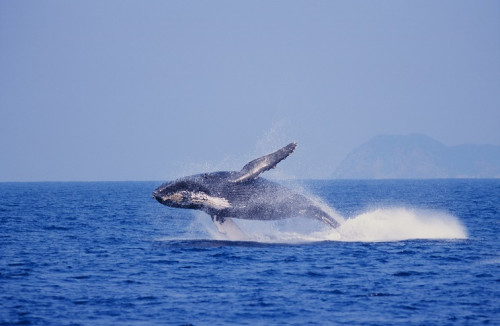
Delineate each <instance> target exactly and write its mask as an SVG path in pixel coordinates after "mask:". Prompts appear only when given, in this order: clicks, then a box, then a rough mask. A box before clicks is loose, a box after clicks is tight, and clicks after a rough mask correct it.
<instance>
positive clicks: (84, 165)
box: [0, 0, 500, 181]
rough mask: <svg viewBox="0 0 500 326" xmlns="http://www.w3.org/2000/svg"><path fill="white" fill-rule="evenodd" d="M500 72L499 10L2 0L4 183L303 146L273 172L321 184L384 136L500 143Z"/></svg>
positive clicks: (156, 176) (221, 165) (180, 170)
mask: <svg viewBox="0 0 500 326" xmlns="http://www.w3.org/2000/svg"><path fill="white" fill-rule="evenodd" d="M499 58H500V1H472V0H471V1H457V0H451V1H444V0H440V1H386V0H384V1H333V0H332V1H122V0H120V1H100V0H99V1H88V0H86V1H62V0H61V1H10V0H0V181H30V180H163V179H170V178H175V177H179V176H182V175H183V174H191V173H197V172H203V171H205V170H219V169H235V170H237V169H240V168H241V166H242V165H244V164H245V163H246V161H248V160H250V159H252V158H254V156H259V155H261V154H265V153H267V152H270V151H272V150H274V149H277V148H279V147H281V146H283V145H285V144H286V143H288V142H289V141H292V140H295V141H297V142H298V143H299V147H298V149H297V152H296V153H295V154H293V156H292V157H290V158H289V159H287V160H286V161H284V162H282V163H281V164H280V166H279V169H277V170H276V172H275V173H276V174H275V176H284V177H292V178H293V177H297V178H308V177H319V178H321V177H328V176H329V175H330V174H331V173H332V172H333V171H334V169H335V167H336V166H337V164H338V163H339V162H340V161H341V160H342V159H343V158H344V157H345V155H346V154H347V153H348V152H349V151H351V150H352V149H354V148H355V147H356V146H358V145H360V144H361V143H362V142H364V141H366V140H368V139H369V138H371V137H372V136H375V135H377V134H381V133H385V134H408V133H414V132H417V133H424V134H426V135H428V136H431V137H433V138H435V139H437V140H439V141H441V142H443V143H444V144H446V145H455V144H461V143H488V144H496V145H500V127H499V126H500V59H499ZM268 176H269V175H268ZM270 176H272V174H270Z"/></svg>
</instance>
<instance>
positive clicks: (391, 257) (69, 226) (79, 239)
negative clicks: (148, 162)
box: [0, 180, 500, 325]
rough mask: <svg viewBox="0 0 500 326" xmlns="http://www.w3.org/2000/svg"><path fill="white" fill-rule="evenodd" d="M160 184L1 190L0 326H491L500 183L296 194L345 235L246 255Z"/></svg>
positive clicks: (268, 238)
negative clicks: (327, 211)
mask: <svg viewBox="0 0 500 326" xmlns="http://www.w3.org/2000/svg"><path fill="white" fill-rule="evenodd" d="M158 184H159V183H158V182H115V183H108V182H100V183H0V324H2V325H16V324H19V325H116V324H119V325H186V324H192V325H226V324H229V325H234V324H238V325H285V324H286V325H477V324H489V325H500V251H499V249H500V241H499V235H500V232H499V231H500V225H499V222H500V180H418V181H417V180H395V181H329V180H322V181H304V182H300V188H301V191H305V192H308V193H309V194H310V195H312V196H315V197H317V198H319V199H321V200H322V202H323V203H324V205H328V206H329V207H331V208H333V209H335V210H336V212H337V214H338V218H339V219H345V221H344V222H343V224H342V226H341V227H340V228H339V229H338V230H329V229H325V228H324V226H323V225H318V224H317V223H316V222H315V221H312V220H307V219H297V218H292V219H288V220H284V221H278V222H263V221H236V222H237V223H239V225H240V227H241V228H242V229H243V230H244V231H245V232H246V233H247V234H248V235H249V236H250V238H251V241H238V240H235V241H229V240H227V239H225V238H224V236H222V235H220V234H218V233H217V232H216V231H215V227H213V225H212V224H211V220H210V218H209V217H208V216H207V215H204V214H203V213H195V212H193V211H188V210H179V209H173V208H169V207H166V206H163V205H160V204H159V203H157V202H156V201H155V200H153V199H152V198H151V191H152V190H153V189H154V188H155V187H156V186H157V185H158Z"/></svg>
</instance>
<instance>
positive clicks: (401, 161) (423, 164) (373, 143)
mask: <svg viewBox="0 0 500 326" xmlns="http://www.w3.org/2000/svg"><path fill="white" fill-rule="evenodd" d="M333 177H334V178H337V179H433V178H500V146H495V145H477V144H474V145H458V146H446V145H444V144H442V143H440V142H439V141H437V140H435V139H433V138H430V137H428V136H425V135H421V134H411V135H379V136H375V137H373V138H372V139H370V140H369V141H367V142H366V143H364V144H362V145H361V146H359V147H358V148H356V149H355V150H353V151H352V152H351V153H350V154H348V155H347V157H346V158H345V159H344V160H343V161H342V162H341V163H340V164H339V166H338V167H337V169H336V170H335V172H334V173H333Z"/></svg>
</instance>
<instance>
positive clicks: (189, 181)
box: [153, 175, 230, 209]
mask: <svg viewBox="0 0 500 326" xmlns="http://www.w3.org/2000/svg"><path fill="white" fill-rule="evenodd" d="M205 179H206V177H203V176H202V175H196V176H191V177H186V178H182V179H179V180H176V181H171V182H167V183H164V184H162V185H161V186H159V187H158V188H156V189H155V190H154V191H153V198H154V199H156V200H157V201H158V202H160V203H161V204H163V205H166V206H170V207H176V208H190V209H204V208H215V209H224V208H229V207H230V205H229V202H228V201H227V200H226V199H224V198H220V197H214V196H211V194H210V191H209V189H208V187H207V185H205V184H204V180H205Z"/></svg>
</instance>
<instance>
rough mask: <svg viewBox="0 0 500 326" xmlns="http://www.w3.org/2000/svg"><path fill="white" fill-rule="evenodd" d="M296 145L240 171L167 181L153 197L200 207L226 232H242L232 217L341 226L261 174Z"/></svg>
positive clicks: (308, 201)
mask: <svg viewBox="0 0 500 326" xmlns="http://www.w3.org/2000/svg"><path fill="white" fill-rule="evenodd" d="M296 146H297V144H296V143H295V142H292V143H290V144H288V145H286V146H285V147H283V148H281V149H279V150H277V151H276V152H273V153H271V154H268V155H265V156H262V157H259V158H257V159H255V160H253V161H251V162H249V163H247V164H246V165H245V166H244V167H243V168H242V169H241V171H239V172H236V171H225V172H212V173H202V174H197V175H192V176H188V177H184V178H181V179H178V180H175V181H171V182H167V183H164V184H162V185H161V186H159V187H158V188H156V189H155V190H154V191H153V198H155V199H156V200H157V201H159V202H160V203H162V204H164V205H166V206H170V207H177V208H189V209H197V210H201V211H203V212H205V213H207V214H208V215H210V216H211V217H212V221H213V222H214V223H215V225H216V226H217V229H218V230H219V232H221V233H226V234H227V233H228V232H229V231H230V230H231V229H232V230H233V232H234V231H236V232H241V231H240V230H239V228H238V226H237V225H236V224H235V223H234V222H233V221H232V220H231V218H238V219H247V220H280V219H286V218H289V217H296V216H299V217H307V218H312V219H316V220H319V221H322V222H324V223H326V224H328V225H329V226H331V227H333V228H336V227H338V225H339V224H338V222H337V221H336V220H335V219H334V218H333V217H332V216H330V215H329V214H328V213H327V212H325V211H324V210H323V209H321V207H319V206H318V205H317V204H315V203H314V202H313V201H312V200H310V199H308V198H307V197H305V196H304V195H302V194H299V193H297V192H294V191H292V190H290V189H288V188H286V187H284V186H282V185H280V184H278V183H276V182H272V181H269V180H266V179H264V178H261V177H259V175H260V174H261V173H262V172H265V171H267V170H270V169H272V168H275V167H276V165H277V164H278V163H279V162H281V161H282V160H284V159H285V158H287V157H288V156H289V155H290V154H291V153H293V151H294V150H295V148H296Z"/></svg>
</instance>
